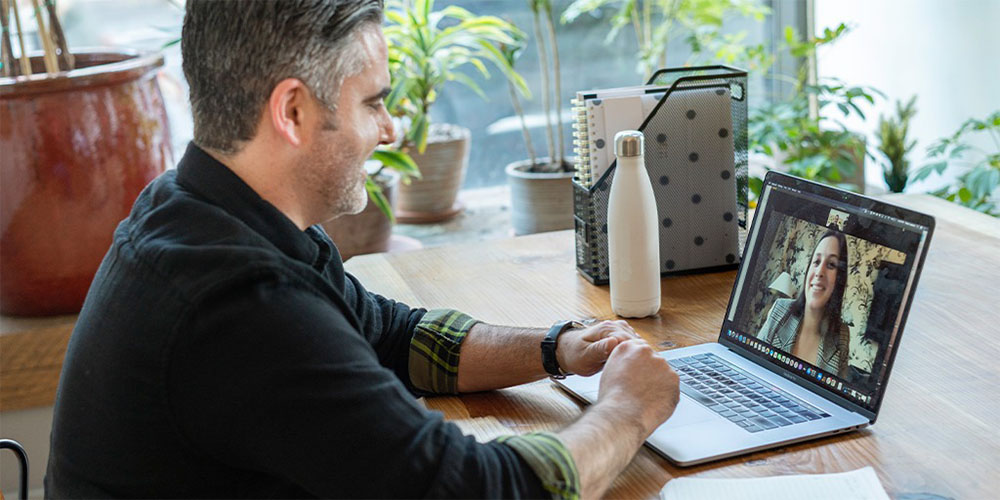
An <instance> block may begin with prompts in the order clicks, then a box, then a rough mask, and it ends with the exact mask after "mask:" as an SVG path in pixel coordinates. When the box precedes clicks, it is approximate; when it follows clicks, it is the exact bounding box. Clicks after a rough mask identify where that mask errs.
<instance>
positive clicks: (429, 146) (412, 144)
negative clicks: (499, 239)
mask: <svg viewBox="0 0 1000 500" xmlns="http://www.w3.org/2000/svg"><path fill="white" fill-rule="evenodd" d="M433 9H434V1H433V0H406V1H404V0H390V1H389V2H388V5H387V9H386V11H385V15H386V19H387V21H388V25H387V26H386V28H385V35H386V38H387V40H388V41H389V67H390V73H391V75H392V91H391V92H390V94H389V96H388V98H387V99H386V106H387V107H388V109H389V112H390V113H391V114H392V115H393V116H395V117H397V118H398V119H399V121H400V123H401V125H402V127H403V129H404V133H403V134H402V137H401V144H400V145H399V149H400V150H402V151H405V152H407V153H409V154H410V156H412V157H413V159H414V161H415V162H416V164H417V165H418V166H419V168H420V172H421V174H422V178H421V179H420V180H415V181H413V182H411V183H409V184H404V185H402V186H400V190H399V199H398V207H397V210H396V217H397V218H398V219H399V220H400V221H403V222H437V221H441V220H446V219H448V218H451V217H453V216H455V215H456V214H458V213H459V212H460V211H461V205H460V204H459V203H458V202H457V197H458V190H459V188H460V187H461V185H462V180H463V179H464V177H465V170H466V168H467V167H468V161H469V130H468V129H467V128H464V127H460V126H458V125H454V124H432V123H431V119H430V109H431V106H432V105H433V104H434V102H435V100H436V99H437V97H438V94H439V93H440V91H441V88H442V86H443V85H444V84H445V83H446V82H449V81H455V82H458V83H461V84H463V85H465V86H467V87H469V88H470V89H472V90H473V91H475V92H476V93H477V94H479V95H480V96H482V97H483V98H484V99H485V97H486V96H485V95H484V94H483V92H482V90H481V89H480V88H479V86H478V85H477V84H476V83H475V81H473V80H472V78H470V77H469V76H468V75H466V74H464V73H461V72H459V71H458V70H459V69H460V68H465V67H472V68H475V69H476V70H478V72H479V73H480V75H481V76H482V77H484V78H489V76H490V73H489V70H488V69H487V66H486V63H487V62H488V63H490V64H491V65H492V66H493V67H495V68H496V69H499V70H500V71H501V72H502V73H503V74H504V75H505V76H506V77H507V78H508V79H510V80H512V81H513V82H514V84H515V85H517V86H518V87H519V88H522V89H525V90H526V89H527V86H526V85H525V83H524V80H523V79H522V78H521V76H520V75H518V74H517V73H515V72H514V70H513V68H511V66H510V64H508V62H507V60H506V59H504V57H503V54H501V52H500V50H499V49H498V48H497V45H498V44H510V43H513V42H514V39H515V37H517V36H522V35H521V34H520V31H519V30H518V29H517V28H516V27H514V26H513V25H511V24H510V23H508V22H506V21H504V20H502V19H499V18H497V17H493V16H476V15H473V14H472V13H471V12H469V11H468V10H466V9H463V8H461V7H457V6H454V5H452V6H448V7H445V8H444V9H441V10H440V11H434V10H433Z"/></svg>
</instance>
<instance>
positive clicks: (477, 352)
mask: <svg viewBox="0 0 1000 500" xmlns="http://www.w3.org/2000/svg"><path fill="white" fill-rule="evenodd" d="M546 332H547V330H546V329H543V328H517V327H506V326H495V325H489V324H486V323H477V324H476V325H475V326H473V327H472V329H471V330H469V335H468V337H467V338H466V339H465V341H464V342H463V343H462V351H461V356H460V357H459V361H458V390H459V392H475V391H488V390H492V389H499V388H501V387H510V386H513V385H518V384H524V383H527V382H533V381H535V380H539V379H541V378H544V377H545V376H546V375H547V374H546V373H545V369H544V368H543V367H542V351H541V342H542V339H543V338H545V333H546Z"/></svg>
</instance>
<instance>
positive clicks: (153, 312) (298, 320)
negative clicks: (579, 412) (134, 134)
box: [46, 0, 678, 498]
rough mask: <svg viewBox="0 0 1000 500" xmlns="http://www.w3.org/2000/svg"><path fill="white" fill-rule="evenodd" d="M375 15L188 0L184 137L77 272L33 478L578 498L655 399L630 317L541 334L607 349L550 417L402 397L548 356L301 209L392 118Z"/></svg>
mask: <svg viewBox="0 0 1000 500" xmlns="http://www.w3.org/2000/svg"><path fill="white" fill-rule="evenodd" d="M381 19H382V7H381V2H379V1H376V0H340V1H334V0H326V1H323V0H288V1H252V2H251V1H244V2H235V1H230V2H223V1H212V0H205V1H199V0H189V1H188V4H187V14H186V17H185V21H184V28H183V44H182V51H183V56H184V72H185V75H186V77H187V79H188V82H189V83H190V87H191V106H192V111H193V113H194V124H195V130H194V136H195V137H194V141H193V144H192V145H191V146H189V148H188V150H187V152H186V153H185V155H184V157H183V158H182V159H181V161H180V163H179V165H178V168H177V169H176V171H171V172H168V173H166V174H164V175H162V176H161V177H160V178H158V179H157V180H155V181H154V182H153V183H151V184H150V186H148V187H147V189H146V190H145V191H144V192H143V193H142V194H141V195H140V196H139V198H138V199H137V200H136V203H135V206H134V208H133V211H132V213H131V214H130V216H129V217H128V219H126V220H125V221H123V222H122V224H121V225H120V226H119V227H118V229H117V230H116V232H115V238H114V242H113V244H112V247H111V249H110V250H109V252H108V254H107V256H106V257H105V260H104V262H103V263H102V265H101V268H100V270H99V271H98V274H97V276H96V277H95V279H94V283H93V285H92V287H91V290H90V294H89V295H88V297H87V301H86V304H85V305H84V308H83V311H82V312H81V314H80V318H79V320H78V322H77V325H76V329H75V331H74V332H73V336H72V339H71V341H70V345H69V348H68V351H67V355H66V361H65V364H64V368H63V370H64V371H63V375H62V378H61V382H60V388H59V393H58V396H57V402H56V409H55V420H54V423H53V431H52V451H51V456H50V459H49V464H48V473H47V477H46V488H47V490H46V494H47V495H48V496H52V497H64V496H65V497H104V496H114V497H133V498H135V497H150V496H158V497H212V498H219V497H225V498H234V497H251V496H253V497H261V496H266V497H305V496H324V497H486V496H489V497H510V498H513V497H549V496H555V497H567V498H572V497H578V496H584V497H588V498H592V497H597V496H599V495H601V494H602V493H603V492H604V491H605V490H606V489H607V487H608V485H609V484H610V483H611V481H612V480H613V479H614V478H615V477H616V476H617V475H618V473H620V472H621V470H622V469H623V468H624V467H625V465H626V464H627V463H628V462H629V460H630V459H631V457H632V456H633V455H634V453H635V452H636V450H637V449H638V448H639V446H640V445H641V443H642V442H643V440H644V439H645V438H646V437H647V436H648V435H649V434H650V433H651V432H652V431H653V429H655V428H656V427H657V426H658V425H659V424H660V423H662V422H663V421H664V420H665V419H666V418H667V417H668V416H669V415H670V414H671V413H672V411H673V408H674V406H675V404H676V401H677V397H678V394H677V379H676V376H675V375H674V374H673V372H672V371H671V370H670V368H669V366H668V365H667V363H666V362H665V361H664V360H663V359H662V358H659V357H657V356H655V354H654V352H653V350H652V349H651V348H650V347H649V346H648V345H647V344H645V343H644V342H643V341H641V340H639V339H638V338H637V337H636V336H635V334H634V332H633V331H632V330H631V328H629V327H628V326H627V325H626V324H625V323H624V322H602V323H600V324H597V325H593V326H590V327H586V328H571V329H569V330H568V331H564V333H562V335H561V336H559V337H558V338H557V343H556V348H555V352H554V356H552V354H553V353H552V352H551V351H549V352H548V355H549V356H550V357H549V358H548V359H546V363H545V364H547V365H548V371H549V372H553V371H554V372H555V373H559V371H560V370H563V371H568V372H574V373H578V374H583V375H586V374H593V373H595V372H597V371H599V370H600V369H601V368H602V367H603V369H604V376H603V379H602V385H601V393H600V398H599V401H598V403H597V404H595V405H594V406H593V407H592V408H590V409H588V411H587V412H585V413H584V415H583V416H582V417H581V418H580V419H579V420H578V421H576V422H574V423H573V424H572V425H570V426H568V427H567V428H565V429H563V430H562V431H560V432H558V433H554V434H553V433H536V434H529V435H525V436H516V437H510V438H507V439H503V440H497V441H493V442H490V443H486V444H478V443H476V442H475V440H473V439H472V438H469V437H465V436H463V435H462V434H461V432H460V431H459V430H458V428H457V427H456V426H455V425H453V424H450V423H447V422H444V421H443V420H442V418H441V416H440V415H439V414H436V413H431V412H428V411H427V410H425V409H424V408H423V407H422V406H421V405H420V404H419V402H418V401H417V400H416V399H415V397H414V396H416V395H423V394H434V393H456V392H468V391H480V390H489V389H493V388H499V387H505V386H510V385H515V384H520V383H525V382H529V381H532V380H538V379H540V378H542V377H545V376H546V375H547V371H546V368H545V367H544V366H543V354H542V352H540V348H539V345H540V343H541V341H542V339H543V337H544V336H545V335H546V333H547V330H546V329H520V328H506V327H498V326H491V325H486V324H484V323H480V322H476V321H475V320H473V319H472V318H470V317H468V316H466V315H464V314H462V313H459V312H457V311H452V310H432V311H425V310H423V309H411V308H409V307H408V306H406V305H403V304H400V303H398V302H394V301H392V300H390V299H387V298H384V297H381V296H378V295H375V294H371V293H369V292H367V291H366V290H365V289H364V288H363V287H362V285H361V284H360V283H359V282H358V281H357V280H356V279H355V278H354V277H352V276H350V275H347V274H345V273H344V270H343V265H342V262H341V260H340V258H339V255H338V254H337V252H336V249H335V247H334V246H333V244H332V243H331V242H330V241H329V239H328V238H327V237H326V235H325V234H324V233H323V232H322V230H320V229H319V228H318V226H316V225H317V224H319V223H321V222H323V221H325V220H328V219H330V218H333V217H336V216H338V215H342V214H347V213H356V212H358V211H360V210H361V209H362V208H363V207H364V206H365V203H366V200H367V198H366V193H365V189H364V177H365V174H364V171H363V169H362V164H363V162H364V160H365V159H366V158H367V157H368V156H369V155H370V153H371V152H372V150H373V149H374V148H375V147H376V146H377V145H378V144H388V143H391V142H392V141H393V139H394V132H393V128H392V124H391V122H390V119H389V116H388V114H387V113H386V110H385V108H384V106H383V98H384V97H385V96H386V94H387V92H388V89H389V74H388V70H387V57H386V45H385V40H384V38H383V36H382V31H381ZM470 279H472V278H471V277H470ZM483 286H489V283H484V284H483ZM561 330H565V329H564V328H560V329H559V330H557V332H554V333H558V331H561Z"/></svg>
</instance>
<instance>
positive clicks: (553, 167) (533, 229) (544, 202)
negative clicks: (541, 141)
mask: <svg viewBox="0 0 1000 500" xmlns="http://www.w3.org/2000/svg"><path fill="white" fill-rule="evenodd" d="M528 5H529V6H530V7H531V11H532V14H533V16H534V17H533V23H532V24H533V27H534V33H535V42H536V43H535V47H536V49H537V50H538V66H539V73H540V74H541V80H542V82H541V83H542V92H541V94H542V108H543V111H544V113H545V138H546V144H547V146H548V152H549V156H546V157H538V156H537V155H536V154H535V148H534V146H533V145H532V142H531V134H530V133H529V131H528V128H527V125H526V123H525V120H524V111H523V109H522V108H521V104H520V101H519V99H518V97H517V92H516V89H515V88H514V85H513V83H509V85H508V87H509V92H510V99H511V104H513V106H514V111H515V112H516V113H517V115H518V118H520V121H521V132H522V134H523V135H524V145H525V148H526V149H527V152H528V159H526V160H521V161H516V162H513V163H510V164H508V165H507V167H506V169H505V171H506V174H507V182H508V184H509V185H510V198H511V208H512V213H511V224H512V225H513V226H514V234H518V235H521V234H531V233H540V232H545V231H556V230H560V229H569V228H571V227H573V184H572V181H573V174H574V168H573V161H572V160H571V159H569V158H567V157H566V151H565V140H564V139H563V126H562V84H561V82H560V71H559V46H558V43H557V39H556V31H555V24H554V22H553V18H552V3H551V2H550V1H549V0H528ZM543 24H544V26H545V28H544V31H543V28H542V26H543ZM545 33H547V34H548V41H546V36H545ZM547 45H551V47H552V52H551V60H550V54H549V51H548V49H547ZM523 48H524V40H522V39H518V40H516V43H513V44H504V45H502V46H501V51H502V52H503V54H504V58H505V59H506V60H507V62H508V63H509V64H510V65H511V66H513V65H514V61H515V60H516V59H517V57H518V55H520V53H521V50H523ZM553 87H554V88H553ZM553 96H554V98H553ZM553 101H554V102H555V116H556V119H555V120H553V119H552V112H553V109H552V108H553V106H552V103H553Z"/></svg>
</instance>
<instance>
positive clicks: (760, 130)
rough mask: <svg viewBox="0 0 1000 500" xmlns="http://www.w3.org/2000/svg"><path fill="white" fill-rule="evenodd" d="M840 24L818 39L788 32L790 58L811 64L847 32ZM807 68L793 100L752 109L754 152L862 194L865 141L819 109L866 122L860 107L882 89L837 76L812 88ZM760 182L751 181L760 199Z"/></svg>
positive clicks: (788, 168) (778, 164)
mask: <svg viewBox="0 0 1000 500" xmlns="http://www.w3.org/2000/svg"><path fill="white" fill-rule="evenodd" d="M847 31H848V28H847V26H846V25H844V24H840V25H839V26H837V27H836V28H834V29H830V28H826V29H825V30H824V32H823V35H822V36H820V37H814V38H808V39H806V40H800V39H799V37H798V35H797V34H796V32H795V30H794V29H792V28H791V27H786V29H785V43H786V44H787V48H788V50H789V52H790V53H791V55H792V56H794V57H796V58H799V59H800V60H803V61H805V60H807V59H809V58H811V57H814V56H815V53H816V49H817V48H818V47H820V46H823V45H826V44H829V43H831V42H833V41H835V40H837V39H838V38H839V37H841V36H843V35H844V34H845V33H847ZM808 67H809V66H808V65H807V64H802V65H801V69H800V71H799V73H798V75H797V77H796V78H794V79H790V78H788V77H783V78H785V79H789V80H791V81H792V83H793V84H794V88H793V92H792V94H791V98H789V99H788V100H785V101H778V102H774V103H771V104H769V105H766V106H763V107H761V108H756V109H753V110H751V112H750V117H749V121H748V132H749V135H750V149H751V151H753V152H756V153H763V154H765V155H767V156H770V157H772V158H773V159H774V161H775V165H774V168H779V169H782V170H784V171H787V172H788V173H790V174H792V175H797V176H799V177H803V178H806V179H810V180H815V181H818V182H823V183H826V184H832V185H836V186H838V187H841V188H844V189H850V190H854V191H862V192H863V190H864V160H865V157H866V156H867V157H871V156H872V155H871V154H870V153H868V152H867V151H866V146H865V138H864V136H862V135H861V134H858V133H856V132H854V131H852V130H849V129H848V127H847V126H846V125H844V123H843V122H841V121H840V120H837V119H834V118H830V117H826V116H824V115H823V114H822V113H821V111H823V110H824V109H826V108H828V107H831V106H833V107H836V108H837V110H839V112H840V115H841V116H842V117H843V118H847V117H850V116H852V115H856V116H858V117H860V118H861V119H865V113H864V111H862V109H861V107H860V105H859V104H861V103H862V102H865V101H867V102H868V103H869V104H872V103H874V102H875V99H874V96H873V94H875V95H879V96H881V95H882V93H881V92H879V91H878V90H876V89H874V88H871V87H865V86H849V85H846V84H844V83H843V82H841V81H839V80H837V79H835V78H827V79H824V80H822V81H821V82H819V83H816V84H810V83H808V82H809V78H808ZM761 185H762V181H761V179H760V178H757V177H752V178H751V179H750V182H749V187H750V190H751V192H752V193H753V194H754V195H757V196H759V194H760V188H761Z"/></svg>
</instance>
